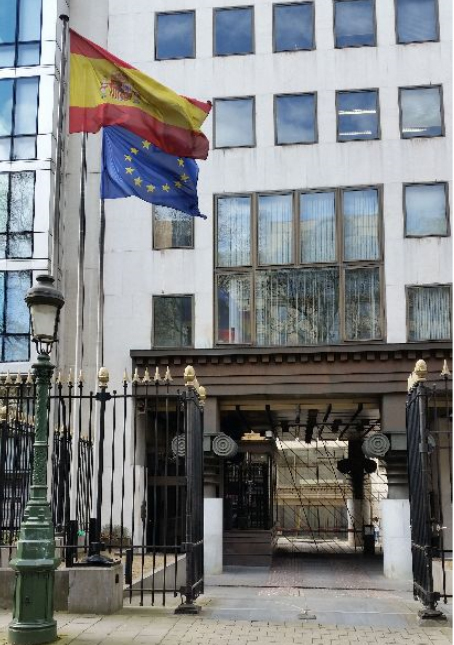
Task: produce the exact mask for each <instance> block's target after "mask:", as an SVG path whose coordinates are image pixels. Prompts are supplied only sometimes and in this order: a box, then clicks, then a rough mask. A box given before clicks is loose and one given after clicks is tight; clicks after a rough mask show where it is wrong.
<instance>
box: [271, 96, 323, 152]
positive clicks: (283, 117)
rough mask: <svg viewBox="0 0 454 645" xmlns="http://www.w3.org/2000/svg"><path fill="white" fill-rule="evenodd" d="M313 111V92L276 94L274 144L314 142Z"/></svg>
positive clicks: (315, 135) (314, 108)
mask: <svg viewBox="0 0 454 645" xmlns="http://www.w3.org/2000/svg"><path fill="white" fill-rule="evenodd" d="M315 112H316V107H315V94H284V95H280V96H276V97H275V114H276V144H277V145H283V144H291V143H315V142H316V140H317V133H316V127H315V119H316V117H315Z"/></svg>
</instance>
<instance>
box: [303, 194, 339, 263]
mask: <svg viewBox="0 0 454 645" xmlns="http://www.w3.org/2000/svg"><path fill="white" fill-rule="evenodd" d="M300 248H301V262H303V263H304V264H307V263H313V262H334V261H335V260H336V258H337V254H336V211H335V193H334V192H333V191H329V192H321V193H304V194H302V195H301V197H300Z"/></svg>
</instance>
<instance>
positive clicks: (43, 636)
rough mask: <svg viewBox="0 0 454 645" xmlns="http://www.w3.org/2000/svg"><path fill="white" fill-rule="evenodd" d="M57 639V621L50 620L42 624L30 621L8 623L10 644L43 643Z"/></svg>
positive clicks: (40, 644) (37, 644)
mask: <svg viewBox="0 0 454 645" xmlns="http://www.w3.org/2000/svg"><path fill="white" fill-rule="evenodd" d="M56 640H57V623H56V621H52V622H51V623H46V624H43V625H39V626H38V625H36V623H32V624H30V625H27V624H26V623H20V624H19V625H14V624H13V623H11V624H10V626H9V629H8V643H11V645H43V644H44V643H53V642H54V641H56Z"/></svg>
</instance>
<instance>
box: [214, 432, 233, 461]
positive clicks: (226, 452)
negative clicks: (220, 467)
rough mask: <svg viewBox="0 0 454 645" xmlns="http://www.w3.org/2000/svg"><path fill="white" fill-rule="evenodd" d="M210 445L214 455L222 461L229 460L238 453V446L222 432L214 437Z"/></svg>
mask: <svg viewBox="0 0 454 645" xmlns="http://www.w3.org/2000/svg"><path fill="white" fill-rule="evenodd" d="M211 445H212V449H213V452H214V454H215V455H217V456H218V457H223V458H224V459H231V458H232V457H234V456H235V455H236V453H237V452H238V444H237V443H236V442H235V441H233V439H232V437H229V436H228V435H226V434H224V433H223V432H221V433H220V434H218V435H216V437H215V438H214V439H213V443H212V444H211Z"/></svg>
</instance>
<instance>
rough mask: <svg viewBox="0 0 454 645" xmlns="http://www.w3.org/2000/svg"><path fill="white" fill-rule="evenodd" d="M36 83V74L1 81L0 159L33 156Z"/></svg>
mask: <svg viewBox="0 0 454 645" xmlns="http://www.w3.org/2000/svg"><path fill="white" fill-rule="evenodd" d="M38 82H39V79H38V78H36V77H30V78H18V79H16V80H14V79H12V78H6V79H2V80H0V161H9V160H12V159H34V158H35V157H36V132H37V128H38Z"/></svg>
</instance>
